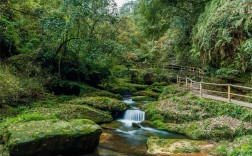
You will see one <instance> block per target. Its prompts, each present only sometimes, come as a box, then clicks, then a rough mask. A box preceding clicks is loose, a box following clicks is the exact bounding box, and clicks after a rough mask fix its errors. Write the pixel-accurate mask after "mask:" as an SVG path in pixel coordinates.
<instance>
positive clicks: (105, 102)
mask: <svg viewBox="0 0 252 156" xmlns="http://www.w3.org/2000/svg"><path fill="white" fill-rule="evenodd" d="M70 103H71V104H84V105H89V106H92V107H95V108H98V109H101V110H105V111H110V112H115V111H125V110H127V109H128V107H129V106H128V105H127V104H126V103H124V102H122V101H120V100H117V99H113V98H108V97H99V96H97V97H81V98H77V99H74V100H71V101H70Z"/></svg>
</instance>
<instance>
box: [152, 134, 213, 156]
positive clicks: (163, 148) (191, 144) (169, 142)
mask: <svg viewBox="0 0 252 156" xmlns="http://www.w3.org/2000/svg"><path fill="white" fill-rule="evenodd" d="M147 147H148V151H147V153H148V154H154V155H162V154H165V155H169V154H185V153H205V152H204V151H206V150H211V149H212V148H213V147H214V144H212V143H209V142H207V141H198V140H188V139H160V138H158V137H150V138H148V140H147Z"/></svg>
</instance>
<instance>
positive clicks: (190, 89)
mask: <svg viewBox="0 0 252 156" xmlns="http://www.w3.org/2000/svg"><path fill="white" fill-rule="evenodd" d="M190 81H191V86H190V91H192V90H193V88H192V80H190Z"/></svg>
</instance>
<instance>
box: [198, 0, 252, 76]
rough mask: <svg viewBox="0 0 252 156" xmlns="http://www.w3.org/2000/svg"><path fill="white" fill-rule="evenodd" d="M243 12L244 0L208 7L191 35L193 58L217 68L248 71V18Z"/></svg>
mask: <svg viewBox="0 0 252 156" xmlns="http://www.w3.org/2000/svg"><path fill="white" fill-rule="evenodd" d="M247 8H249V2H248V0H243V1H240V0H235V1H229V0H212V1H211V2H209V3H208V5H207V6H206V7H205V12H204V13H203V14H201V15H200V18H199V20H198V23H197V25H196V26H195V28H194V33H193V47H194V51H195V55H200V56H201V58H202V62H204V63H205V64H209V65H210V66H214V67H217V68H227V67H231V68H232V69H236V70H240V71H243V72H244V71H246V70H248V67H249V65H250V62H251V53H248V51H247V50H248V48H249V47H250V40H249V38H251V34H250V31H251V28H252V27H251V18H252V16H251V14H250V13H249V10H248V9H247ZM198 53H199V54H198Z"/></svg>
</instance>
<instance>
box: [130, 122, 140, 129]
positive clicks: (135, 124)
mask: <svg viewBox="0 0 252 156" xmlns="http://www.w3.org/2000/svg"><path fill="white" fill-rule="evenodd" d="M132 127H134V128H141V125H140V124H138V123H135V122H133V123H132Z"/></svg>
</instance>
